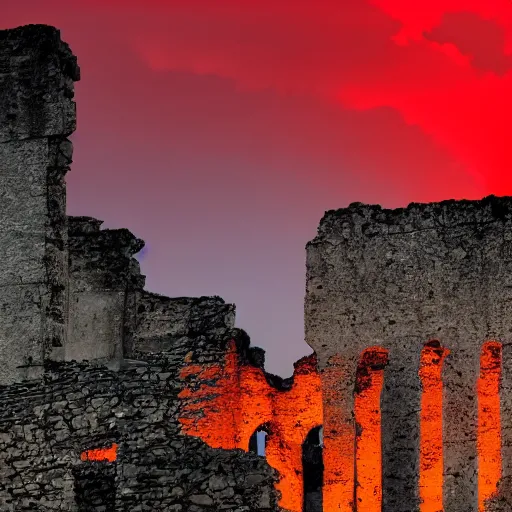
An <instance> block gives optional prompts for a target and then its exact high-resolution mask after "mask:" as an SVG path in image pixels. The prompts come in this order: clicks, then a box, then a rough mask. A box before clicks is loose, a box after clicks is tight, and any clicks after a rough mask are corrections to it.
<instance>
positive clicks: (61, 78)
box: [0, 25, 79, 384]
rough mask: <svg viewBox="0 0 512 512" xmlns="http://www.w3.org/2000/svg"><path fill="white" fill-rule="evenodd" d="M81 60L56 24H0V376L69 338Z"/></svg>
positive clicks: (0, 379)
mask: <svg viewBox="0 0 512 512" xmlns="http://www.w3.org/2000/svg"><path fill="white" fill-rule="evenodd" d="M78 79H79V68H78V66H77V64H76V59H75V57H74V56H73V55H72V54H71V52H70V50H69V48H68V46H67V45H66V44H65V43H63V42H62V41H61V40H60V37H59V32H58V30H56V29H54V28H52V27H43V26H34V25H30V26H26V27H21V28H18V29H15V30H5V31H0V259H1V261H2V272H1V274H0V311H1V317H2V322H1V323H0V360H1V361H2V364H1V365H0V383H3V384H8V383H11V382H15V381H17V380H19V379H20V378H29V377H31V376H37V375H38V374H40V372H41V364H42V361H43V359H44V358H45V357H52V356H53V351H54V349H55V350H57V351H58V349H59V347H62V346H63V345H64V344H65V337H66V328H65V324H66V318H65V317H66V306H65V298H66V276H67V269H66V267H67V252H66V238H67V228H66V216H65V208H66V202H65V186H64V175H65V173H66V171H67V170H68V168H69V164H70V162H71V154H72V148H71V143H70V142H69V141H68V140H67V137H68V136H69V135H70V134H71V133H72V132H73V131H74V129H75V104H74V102H73V99H72V98H73V81H76V80H78Z"/></svg>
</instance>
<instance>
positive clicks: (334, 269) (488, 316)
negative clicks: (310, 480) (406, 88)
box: [305, 196, 512, 512]
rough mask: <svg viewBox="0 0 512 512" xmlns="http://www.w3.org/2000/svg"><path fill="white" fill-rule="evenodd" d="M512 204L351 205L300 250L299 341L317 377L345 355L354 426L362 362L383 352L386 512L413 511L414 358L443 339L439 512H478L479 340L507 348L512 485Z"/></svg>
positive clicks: (505, 401)
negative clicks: (303, 280)
mask: <svg viewBox="0 0 512 512" xmlns="http://www.w3.org/2000/svg"><path fill="white" fill-rule="evenodd" d="M511 228H512V198H496V197H492V196H491V197H488V198H485V199H483V200H482V201H444V202H441V203H432V204H411V205H409V206H408V207H407V208H404V209H396V210H387V209H383V208H381V207H380V206H370V205H363V204H360V203H355V204H352V205H350V206H349V207H348V208H345V209H341V210H337V211H329V212H327V213H326V214H325V216H324V217H323V219H322V221H321V223H320V227H319V229H318V234H317V236H316V238H315V239H314V240H313V241H311V242H310V243H309V244H308V246H307V290H306V303H305V327H306V341H307V342H308V344H309V345H310V346H311V347H312V348H313V349H314V350H315V352H316V353H317V356H318V359H319V364H320V367H321V368H326V367H327V366H328V365H329V359H330V358H331V357H332V356H335V355H337V354H339V355H341V356H342V358H343V360H344V364H345V365H347V366H348V367H349V368H351V370H350V372H349V376H350V375H351V376H352V378H350V377H349V378H347V379H346V380H344V381H342V382H340V383H339V388H340V389H339V391H340V392H341V393H342V396H345V397H348V398H347V401H348V405H347V406H346V407H345V408H344V410H343V413H342V415H343V417H342V418H339V421H344V422H347V423H350V422H352V421H353V403H352V399H351V397H352V396H353V391H354V385H355V382H354V379H355V372H356V366H357V360H358V358H359V356H360V354H361V353H362V351H363V350H364V349H365V348H368V347H371V346H375V345H378V346H382V347H384V348H387V349H388V350H389V365H388V366H387V367H386V370H385V384H384V390H383V393H382V433H383V511H384V512H410V511H416V510H418V505H419V497H418V472H419V441H418V439H419V411H420V397H421V387H420V381H419V376H418V370H419V361H420V352H421V350H422V348H423V345H424V343H425V342H427V341H429V340H431V339H438V340H440V341H441V343H442V344H443V346H445V347H446V348H448V349H449V350H450V354H449V356H448V357H447V359H446V361H445V363H444V367H443V368H444V371H443V383H444V403H443V406H444V413H443V420H444V427H443V429H444V432H443V435H444V507H445V510H447V511H450V512H452V511H453V512H459V511H460V512H462V511H463V512H475V511H476V510H477V469H478V468H477V457H476V455H477V446H476V425H477V398H476V381H477V378H478V374H479V362H480V361H479V358H480V350H481V346H482V344H483V343H484V342H485V341H486V340H497V341H501V342H503V344H504V355H503V368H504V370H503V386H502V391H501V401H502V436H503V459H504V460H503V472H504V478H505V479H507V478H509V477H510V474H511V464H512V458H511V457H510V446H511V445H512V443H511V442H510V441H511V439H510V432H511V431H512V430H511V428H510V427H511V424H510V422H511V419H510V418H511V415H510V404H511V391H510V390H511V387H510V382H511V379H510V376H509V373H510V368H511V365H510V361H509V360H510V354H509V352H510V351H509V349H508V347H509V346H510V339H511V332H512V325H511V323H510V318H511V313H512V287H511V286H510V285H511V283H512V229H511Z"/></svg>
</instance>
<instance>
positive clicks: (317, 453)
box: [302, 426, 324, 512]
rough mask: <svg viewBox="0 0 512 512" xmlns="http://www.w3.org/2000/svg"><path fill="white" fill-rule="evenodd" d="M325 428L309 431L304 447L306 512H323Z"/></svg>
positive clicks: (303, 465) (319, 427)
mask: <svg viewBox="0 0 512 512" xmlns="http://www.w3.org/2000/svg"><path fill="white" fill-rule="evenodd" d="M322 452H323V428H322V426H318V427H315V428H313V429H311V430H310V431H309V434H308V435H307V437H306V439H305V441H304V443H303V445H302V470H303V474H304V512H321V511H322V486H323V481H324V462H323V453H322Z"/></svg>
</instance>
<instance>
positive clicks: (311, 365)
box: [179, 331, 323, 512]
mask: <svg viewBox="0 0 512 512" xmlns="http://www.w3.org/2000/svg"><path fill="white" fill-rule="evenodd" d="M224 357H225V360H224V363H223V364H219V362H218V361H219V359H218V357H216V358H215V359H214V360H211V359H208V358H204V357H203V356H202V355H201V354H200V353H199V354H196V352H195V351H194V350H192V351H191V352H190V353H189V355H188V357H187V362H188V364H187V365H185V366H184V367H183V369H182V371H181V372H180V375H181V378H182V379H183V380H184V381H185V382H186V383H187V386H186V387H185V388H184V389H183V391H181V393H180V395H179V396H180V398H181V399H182V400H183V403H184V407H183V411H182V414H181V416H180V421H181V423H182V425H183V430H184V432H186V433H187V434H189V435H193V436H197V437H199V438H201V439H203V440H204V441H206V442H207V443H208V445H209V446H212V447H216V448H226V449H233V448H240V449H243V450H245V451H248V450H249V444H250V440H251V437H252V436H253V434H254V433H255V432H256V431H257V430H258V428H260V427H262V426H265V428H266V429H267V431H268V436H267V441H266V450H265V451H266V459H267V461H268V463H269V464H270V465H271V466H272V467H273V468H275V469H276V470H277V471H278V472H279V474H280V480H279V482H278V484H277V486H276V488H277V490H278V491H279V492H280V493H281V500H280V502H279V503H280V505H281V507H282V508H284V509H286V510H289V511H292V512H302V510H303V507H304V470H303V445H304V442H305V441H306V439H307V437H308V434H309V433H310V432H311V430H313V429H314V428H316V427H320V426H321V425H322V417H323V413H322V396H321V386H320V377H319V375H318V373H317V369H316V358H315V357H314V356H308V357H305V358H303V359H301V360H299V361H297V362H296V363H295V371H294V374H293V377H292V378H290V379H281V378H279V377H276V376H273V375H270V374H267V373H266V372H265V371H264V369H263V359H264V358H263V357H262V354H261V353H260V352H259V351H253V350H252V349H251V347H250V346H249V341H248V338H247V335H245V334H244V333H243V332H241V331H240V332H238V334H237V335H236V336H235V337H234V339H233V340H232V341H230V343H229V344H228V345H227V347H226V352H225V355H224ZM317 501H318V497H317ZM314 506H315V504H314V503H313V504H312V508H311V510H314V508H313V507H314Z"/></svg>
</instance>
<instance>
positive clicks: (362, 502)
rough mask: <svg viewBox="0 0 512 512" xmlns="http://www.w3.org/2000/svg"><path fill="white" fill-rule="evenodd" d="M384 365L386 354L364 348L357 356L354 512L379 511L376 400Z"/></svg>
mask: <svg viewBox="0 0 512 512" xmlns="http://www.w3.org/2000/svg"><path fill="white" fill-rule="evenodd" d="M387 363H388V351H387V350H384V349H382V348H380V347H371V348H368V349H366V350H365V351H364V352H363V354H362V355H361V359H360V361H359V365H358V368H357V374H356V390H355V391H356V393H355V401H354V411H355V418H356V424H357V437H356V481H357V483H356V502H357V510H361V511H364V512H380V511H381V507H382V436H381V406H380V396H381V392H382V387H383V385H384V367H385V366H386V365H387Z"/></svg>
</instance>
